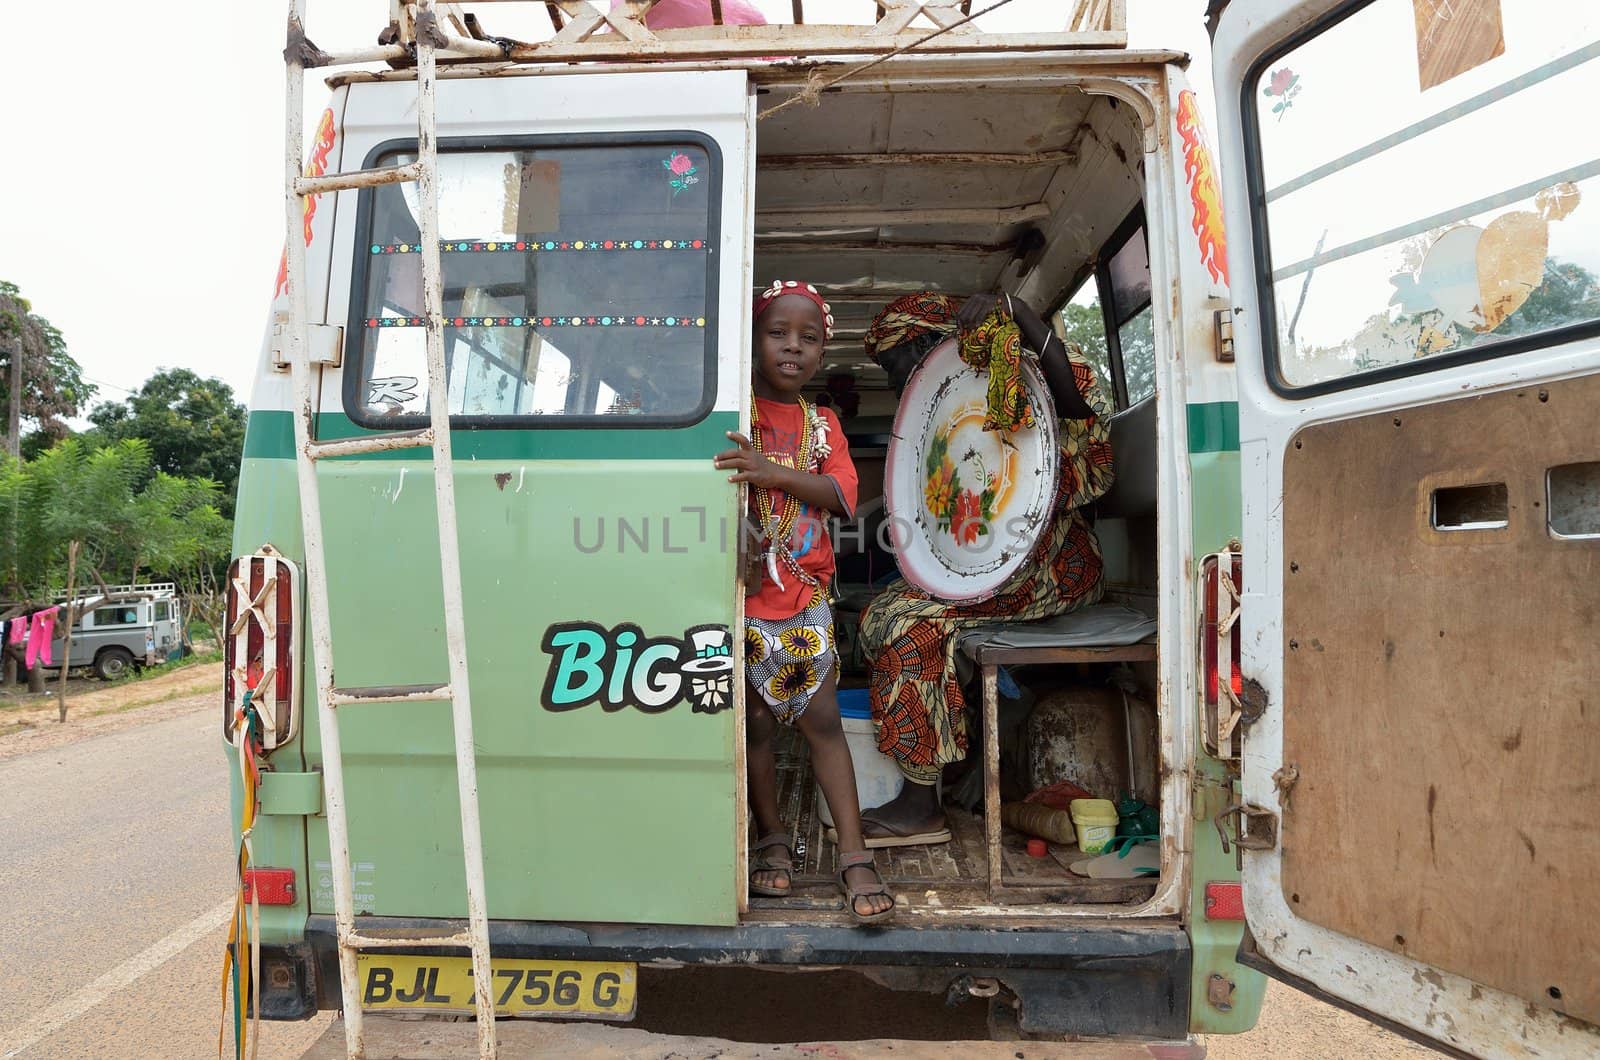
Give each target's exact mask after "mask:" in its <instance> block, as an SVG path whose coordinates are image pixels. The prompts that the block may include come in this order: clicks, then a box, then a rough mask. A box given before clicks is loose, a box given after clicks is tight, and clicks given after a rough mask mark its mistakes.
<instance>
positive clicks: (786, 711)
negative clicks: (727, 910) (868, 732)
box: [714, 280, 894, 924]
mask: <svg viewBox="0 0 1600 1060" xmlns="http://www.w3.org/2000/svg"><path fill="white" fill-rule="evenodd" d="M832 328H833V317H832V316H831V315H830V313H829V310H828V304H827V303H826V302H824V301H823V300H822V296H821V295H819V294H818V293H817V291H816V288H814V287H812V286H811V285H810V284H805V283H799V282H797V281H794V280H788V281H782V282H777V283H774V284H773V285H772V286H771V287H769V288H767V289H766V290H765V291H763V292H762V293H761V294H760V296H759V297H757V298H756V302H755V338H754V355H755V379H754V390H755V407H754V415H753V417H752V430H751V437H750V438H746V437H744V436H743V435H741V434H738V433H736V432H731V431H730V432H729V434H728V437H729V438H730V439H731V440H732V441H733V442H734V444H735V445H736V446H737V448H734V449H729V450H727V451H725V452H722V453H718V454H717V456H716V458H715V461H714V463H715V464H716V466H717V467H718V468H721V469H723V470H726V471H732V472H734V474H732V475H731V476H729V479H728V481H730V482H744V483H748V484H749V486H750V496H751V507H752V509H753V511H752V514H753V515H754V516H755V518H756V519H757V520H758V524H759V526H760V528H761V532H762V542H761V547H762V553H761V556H760V560H761V561H760V562H759V563H757V564H753V565H751V566H750V567H749V568H747V573H746V580H745V593H746V596H745V653H744V654H745V675H746V677H747V679H748V681H749V686H750V687H749V692H750V694H749V695H748V696H747V697H746V711H747V714H746V718H747V724H746V732H747V735H748V738H749V744H748V754H747V756H746V757H747V763H748V768H749V786H750V809H751V811H752V813H754V814H755V819H756V825H757V831H758V832H759V833H760V836H761V838H759V839H757V840H756V843H755V846H754V847H753V848H752V851H751V853H752V858H751V872H750V893H751V894H757V895H764V896H768V897H783V896H785V895H787V894H789V893H790V889H791V887H792V886H793V881H792V875H793V872H794V851H793V848H792V847H791V846H790V843H789V833H788V832H787V831H786V830H785V829H784V827H783V821H782V818H780V817H779V815H778V774H777V764H776V759H775V758H774V755H773V748H772V741H773V737H774V735H775V734H776V732H777V727H778V725H780V724H781V725H793V726H795V727H796V728H798V729H799V730H800V734H801V735H802V736H804V737H805V739H806V744H807V745H808V746H809V747H810V749H811V767H812V770H813V772H814V773H815V774H816V777H817V784H818V785H819V786H820V787H821V788H822V794H823V796H824V797H825V798H826V799H827V800H828V806H829V808H830V809H832V811H833V818H834V820H835V821H836V822H837V827H838V834H839V869H840V872H839V887H840V889H841V890H842V891H843V892H844V895H845V906H846V908H847V909H848V910H849V912H850V915H851V916H852V917H854V918H855V920H856V922H857V923H861V924H877V923H882V922H883V921H885V920H888V919H889V918H891V917H892V916H893V915H894V897H893V895H892V894H890V892H889V888H888V887H887V886H886V885H885V884H884V882H883V877H882V876H881V875H879V873H878V870H877V867H876V865H874V864H873V860H872V853H871V852H870V851H869V850H867V848H866V843H865V841H864V840H863V839H862V836H861V810H860V804H859V801H858V797H857V795H856V777H855V767H854V764H853V763H852V762H851V760H850V748H849V745H848V744H846V743H845V739H844V728H843V726H842V725H841V724H840V722H839V700H838V696H837V695H836V690H835V684H836V681H837V678H838V673H837V667H836V665H835V660H836V656H835V654H834V643H833V612H832V609H831V608H830V607H829V606H828V593H827V586H828V584H829V583H830V582H831V581H832V579H833V566H834V559H833V544H832V542H831V541H830V540H829V538H828V533H827V529H826V527H825V520H826V518H827V517H828V515H829V514H830V513H832V512H838V513H839V514H841V515H843V516H844V517H845V518H849V517H850V515H851V513H852V511H853V509H854V508H855V503H856V469H855V465H854V464H852V463H851V461H850V451H849V448H848V446H847V445H846V443H845V439H844V430H843V428H841V427H840V425H839V420H838V417H836V416H835V415H834V414H833V412H832V410H830V409H819V408H817V407H816V406H814V405H813V404H811V403H810V402H808V401H807V400H806V399H805V398H803V397H801V395H800V391H801V389H802V388H804V387H805V385H806V384H807V383H809V382H810V381H811V379H812V377H813V376H815V375H816V374H817V369H818V368H819V367H820V366H821V363H822V347H823V343H824V342H826V341H827V339H828V338H829V337H830V336H831V334H832Z"/></svg>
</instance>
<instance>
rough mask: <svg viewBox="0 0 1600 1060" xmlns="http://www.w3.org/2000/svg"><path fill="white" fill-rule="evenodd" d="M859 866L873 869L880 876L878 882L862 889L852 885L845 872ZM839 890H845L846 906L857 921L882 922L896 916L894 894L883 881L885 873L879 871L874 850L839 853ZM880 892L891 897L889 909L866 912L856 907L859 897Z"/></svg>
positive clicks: (875, 895)
mask: <svg viewBox="0 0 1600 1060" xmlns="http://www.w3.org/2000/svg"><path fill="white" fill-rule="evenodd" d="M858 868H868V869H871V870H872V874H873V875H874V876H876V877H877V878H878V882H877V884H876V885H874V886H870V887H863V888H860V889H857V888H855V887H852V886H850V881H849V880H848V879H847V878H846V877H845V873H847V872H849V871H850V870H851V869H858ZM839 890H841V891H843V892H844V904H845V908H846V909H848V910H849V911H850V915H851V917H853V918H854V919H855V922H856V923H858V924H881V923H883V922H884V921H886V920H892V919H893V918H894V894H893V893H892V892H891V891H890V890H889V885H888V884H886V883H884V882H883V873H881V872H879V871H878V866H877V864H876V863H875V862H874V861H873V860H872V851H870V850H858V851H856V852H855V853H854V854H840V855H839ZM880 894H881V895H884V896H885V897H887V898H888V899H889V907H888V908H887V909H882V910H879V911H878V912H876V913H866V914H863V913H862V912H861V911H860V910H858V909H856V899H857V898H876V897H877V896H878V895H880Z"/></svg>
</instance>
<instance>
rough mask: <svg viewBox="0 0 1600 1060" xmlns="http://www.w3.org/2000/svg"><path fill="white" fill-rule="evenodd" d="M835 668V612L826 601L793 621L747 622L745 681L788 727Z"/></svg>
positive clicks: (781, 619)
mask: <svg viewBox="0 0 1600 1060" xmlns="http://www.w3.org/2000/svg"><path fill="white" fill-rule="evenodd" d="M833 664H834V650H833V611H832V609H831V608H829V607H828V602H827V601H826V600H821V601H818V602H817V603H815V604H812V605H811V606H810V607H808V608H806V609H805V610H804V611H801V612H800V613H799V614H797V615H791V616H790V617H788V618H777V619H769V618H746V619H745V626H744V672H745V676H746V677H747V678H748V679H749V681H750V683H751V684H752V685H754V686H755V689H756V691H758V692H760V693H761V698H762V699H764V700H766V701H767V706H769V707H771V708H772V713H773V715H774V716H775V717H776V718H777V719H778V720H779V721H780V722H782V723H783V724H785V725H793V724H794V723H795V722H796V721H798V720H799V719H800V715H802V714H804V713H805V711H806V706H807V704H809V703H810V702H811V697H812V695H813V694H814V693H815V692H816V691H817V689H818V688H821V687H822V682H823V681H824V680H825V679H826V678H827V676H828V670H829V669H830V668H831V667H832V666H833Z"/></svg>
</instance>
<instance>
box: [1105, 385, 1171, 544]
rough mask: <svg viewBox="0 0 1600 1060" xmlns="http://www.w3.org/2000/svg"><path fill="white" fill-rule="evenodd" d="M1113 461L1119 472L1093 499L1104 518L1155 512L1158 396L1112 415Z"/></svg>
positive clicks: (1114, 467)
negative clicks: (1103, 491) (1098, 495)
mask: <svg viewBox="0 0 1600 1060" xmlns="http://www.w3.org/2000/svg"><path fill="white" fill-rule="evenodd" d="M1111 461H1112V468H1113V470H1114V471H1115V472H1116V473H1115V475H1114V476H1113V477H1112V480H1111V488H1110V489H1108V490H1106V492H1105V495H1104V496H1103V497H1101V498H1100V499H1099V500H1097V501H1095V502H1094V511H1095V514H1096V515H1097V516H1099V517H1100V518H1103V519H1132V518H1138V517H1141V516H1152V515H1155V514H1156V496H1157V492H1156V477H1157V474H1156V399H1155V395H1154V394H1152V395H1151V396H1149V397H1147V398H1145V399H1144V400H1143V401H1141V402H1139V403H1138V404H1137V405H1132V406H1130V407H1128V408H1125V409H1123V410H1122V411H1121V412H1118V413H1117V414H1116V415H1114V416H1112V417H1111Z"/></svg>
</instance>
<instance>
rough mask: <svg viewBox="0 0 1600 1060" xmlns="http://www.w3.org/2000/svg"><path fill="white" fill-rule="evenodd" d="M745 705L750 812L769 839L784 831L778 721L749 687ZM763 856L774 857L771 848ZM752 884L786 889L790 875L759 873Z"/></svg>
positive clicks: (770, 871)
mask: <svg viewBox="0 0 1600 1060" xmlns="http://www.w3.org/2000/svg"><path fill="white" fill-rule="evenodd" d="M744 702H745V713H744V731H745V755H744V761H745V778H746V780H747V782H748V787H749V794H750V812H751V813H752V814H754V815H755V819H756V835H758V836H767V835H771V834H772V833H773V832H781V831H783V818H782V817H780V816H779V815H778V760H777V756H776V755H775V754H773V751H772V738H773V736H774V735H775V734H776V733H777V730H778V722H777V719H776V718H774V717H773V716H772V710H771V708H769V707H768V706H767V702H766V700H764V699H762V698H761V693H759V692H757V691H756V690H755V689H754V688H750V687H748V686H747V687H746V688H745V696H744ZM762 853H763V854H764V855H766V856H767V857H773V856H774V851H772V850H771V849H769V850H765V851H762ZM750 882H751V883H753V884H755V885H756V886H758V887H771V888H774V889H776V890H783V889H784V888H786V887H788V886H789V874H788V873H786V872H783V871H782V870H780V869H767V870H757V871H755V872H752V873H751V874H750Z"/></svg>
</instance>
